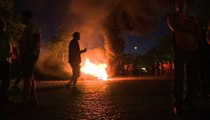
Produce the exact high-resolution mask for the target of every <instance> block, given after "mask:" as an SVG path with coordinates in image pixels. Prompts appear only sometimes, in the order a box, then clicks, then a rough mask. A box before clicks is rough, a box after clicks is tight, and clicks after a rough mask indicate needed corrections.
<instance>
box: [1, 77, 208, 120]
mask: <svg viewBox="0 0 210 120" xmlns="http://www.w3.org/2000/svg"><path fill="white" fill-rule="evenodd" d="M13 82H14V80H11V85H12V84H13ZM66 83H67V80H63V81H61V80H57V81H55V80H54V81H37V95H38V100H39V105H37V106H28V107H23V106H21V105H20V104H18V103H17V104H15V105H9V106H7V107H6V108H4V109H3V108H1V114H0V119H1V120H179V119H181V120H183V119H184V120H185V119H187V120H188V119H189V120H191V119H196V120H204V119H209V118H210V115H209V113H210V99H209V98H200V97H196V98H195V104H196V106H197V107H198V110H196V111H186V112H185V115H184V116H182V117H179V116H178V117H177V116H174V115H173V114H172V79H171V78H170V79H169V78H155V77H137V78H136V77H119V78H112V79H109V80H108V81H102V80H80V81H78V89H79V90H80V92H77V93H69V92H67V91H66V89H65V88H64V85H65V84H66ZM20 87H22V83H21V84H20ZM9 93H10V95H11V98H12V99H15V100H16V101H20V98H21V91H19V92H18V91H14V90H12V88H10V91H9Z"/></svg>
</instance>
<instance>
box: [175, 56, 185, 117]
mask: <svg viewBox="0 0 210 120" xmlns="http://www.w3.org/2000/svg"><path fill="white" fill-rule="evenodd" d="M184 59H185V58H184V56H183V55H182V54H175V56H174V80H173V97H174V98H173V99H174V101H173V102H174V103H173V104H174V106H173V112H174V114H176V115H178V114H182V106H183V92H184V88H183V87H184V64H185V61H184Z"/></svg>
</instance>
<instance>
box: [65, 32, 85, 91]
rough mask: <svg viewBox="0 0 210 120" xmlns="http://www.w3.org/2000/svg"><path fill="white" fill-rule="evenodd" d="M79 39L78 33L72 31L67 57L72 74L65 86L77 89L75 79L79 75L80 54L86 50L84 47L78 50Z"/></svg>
mask: <svg viewBox="0 0 210 120" xmlns="http://www.w3.org/2000/svg"><path fill="white" fill-rule="evenodd" d="M78 40H80V33H79V32H74V33H73V39H72V40H71V41H70V43H69V59H68V62H69V64H70V66H71V68H72V73H73V76H72V78H71V80H70V81H69V82H68V83H67V85H66V87H67V89H70V90H73V91H74V90H77V89H76V83H77V79H78V77H79V76H80V63H81V54H82V53H84V52H86V51H87V50H86V48H85V49H83V50H80V46H79V42H78Z"/></svg>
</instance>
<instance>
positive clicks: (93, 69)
mask: <svg viewBox="0 0 210 120" xmlns="http://www.w3.org/2000/svg"><path fill="white" fill-rule="evenodd" d="M106 68H107V64H105V63H103V64H93V63H91V62H90V60H89V59H88V58H87V59H86V60H85V64H84V66H82V68H81V71H82V72H83V73H85V74H89V75H93V76H95V77H98V79H101V80H107V78H108V74H107V72H106Z"/></svg>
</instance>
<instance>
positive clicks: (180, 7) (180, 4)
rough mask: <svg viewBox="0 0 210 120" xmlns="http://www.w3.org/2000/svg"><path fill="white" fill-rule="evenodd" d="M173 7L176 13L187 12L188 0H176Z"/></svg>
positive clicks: (185, 13)
mask: <svg viewBox="0 0 210 120" xmlns="http://www.w3.org/2000/svg"><path fill="white" fill-rule="evenodd" d="M175 9H176V12H177V13H178V14H183V15H187V14H188V1H187V0H176V2H175Z"/></svg>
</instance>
